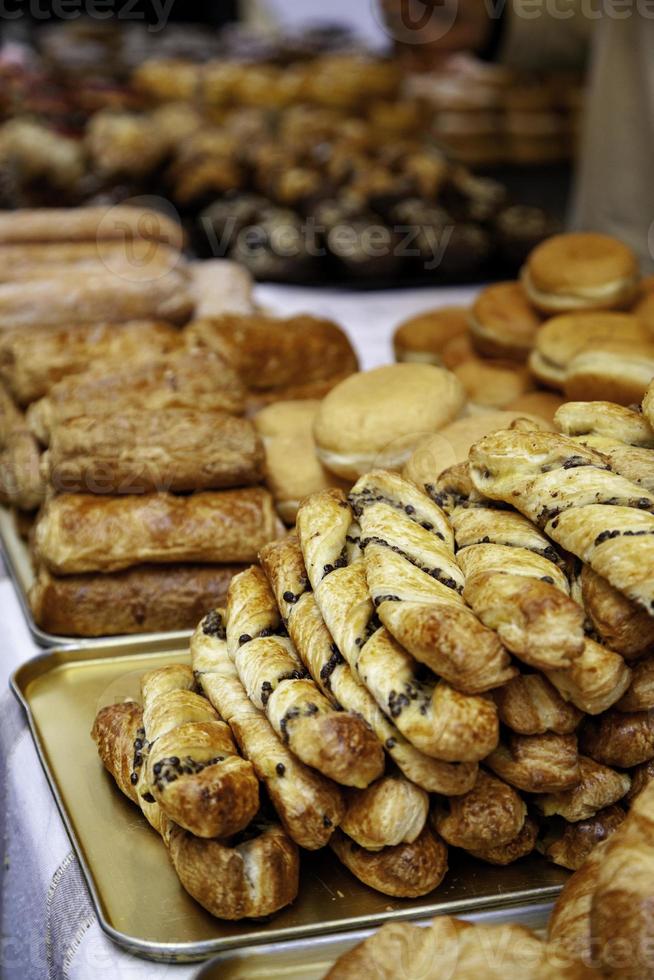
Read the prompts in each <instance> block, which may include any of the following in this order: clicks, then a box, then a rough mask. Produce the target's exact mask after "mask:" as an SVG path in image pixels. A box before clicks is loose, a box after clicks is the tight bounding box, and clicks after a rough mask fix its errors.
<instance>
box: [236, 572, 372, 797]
mask: <svg viewBox="0 0 654 980" xmlns="http://www.w3.org/2000/svg"><path fill="white" fill-rule="evenodd" d="M282 634H283V635H282ZM227 648H228V650H229V655H230V657H231V658H232V660H233V661H234V664H235V666H236V669H237V671H238V673H239V676H240V678H241V681H242V683H243V686H244V687H245V690H246V691H247V693H248V696H249V698H250V700H251V701H252V703H253V704H254V705H255V707H257V708H260V709H262V710H264V711H265V712H266V716H267V718H268V720H269V721H270V724H271V725H272V727H273V728H274V729H275V731H276V733H277V734H278V735H279V737H280V738H281V739H282V741H283V742H284V744H286V745H288V746H289V748H290V749H291V751H292V752H294V753H295V755H296V756H297V757H298V758H299V759H301V760H302V762H304V763H305V764H306V765H308V766H311V767H312V768H314V769H317V770H318V772H321V773H322V774H323V775H324V776H327V777H328V778H330V779H334V780H335V781H336V782H338V783H342V784H343V785H345V786H358V787H363V786H367V785H368V784H369V783H370V782H371V781H372V780H373V779H374V778H376V776H378V775H379V772H380V760H381V750H380V747H379V743H378V741H377V738H376V737H375V735H374V733H373V732H372V731H371V730H370V728H369V727H368V725H367V724H366V722H365V721H364V720H363V719H362V718H359V717H358V716H357V715H354V714H349V713H347V712H344V711H339V710H338V708H337V707H336V705H335V702H334V700H333V699H332V698H326V697H325V695H324V694H322V692H321V691H320V690H319V689H318V687H317V685H316V684H315V682H314V681H313V680H311V679H310V678H309V676H308V675H307V671H306V670H305V668H304V665H303V664H302V662H301V660H300V659H299V657H298V655H297V653H296V651H295V648H294V646H293V643H292V641H291V639H290V638H289V637H288V635H287V634H286V628H285V627H284V626H283V624H282V621H281V617H280V614H279V611H278V609H277V605H276V603H275V597H274V596H273V594H272V592H271V590H270V586H269V585H268V581H267V579H266V576H265V575H264V573H263V571H262V570H261V569H260V568H258V567H254V566H253V567H251V568H249V569H246V571H244V572H241V573H240V574H239V575H237V576H235V577H234V578H233V579H232V581H231V583H230V587H229V592H228V595H227Z"/></svg>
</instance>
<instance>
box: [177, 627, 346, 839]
mask: <svg viewBox="0 0 654 980" xmlns="http://www.w3.org/2000/svg"><path fill="white" fill-rule="evenodd" d="M191 657H192V661H193V670H194V672H195V675H196V676H197V677H198V680H199V682H200V684H201V686H202V689H203V690H204V692H205V694H206V695H207V697H208V698H209V700H210V701H211V703H212V704H213V705H214V706H215V707H216V709H217V710H218V711H219V713H220V714H221V716H222V717H223V718H225V720H226V721H227V722H228V724H229V726H230V727H231V729H232V732H233V735H234V738H235V739H236V742H237V743H238V746H239V748H240V750H241V752H242V753H243V755H244V756H245V758H246V759H249V760H250V762H251V763H252V765H253V766H254V771H255V772H256V774H257V776H258V777H259V779H260V780H261V781H262V782H263V783H264V784H265V786H266V789H267V791H268V795H269V796H270V799H271V801H272V804H273V806H274V807H275V810H276V811H277V814H278V816H279V818H280V820H281V822H282V824H283V826H284V828H285V830H286V832H287V833H288V835H289V836H290V837H291V838H292V840H294V841H295V842H296V843H297V844H299V845H300V847H304V848H307V849H308V850H310V851H313V850H317V849H318V848H320V847H324V846H325V844H327V842H328V841H329V838H330V837H331V835H332V833H333V831H334V828H335V827H337V826H338V824H339V823H340V822H341V820H342V817H343V814H344V811H345V806H344V801H343V797H342V793H341V790H340V789H339V787H337V786H336V785H335V784H334V783H332V782H330V781H329V780H327V779H325V777H324V776H321V775H320V774H319V773H317V772H315V771H314V770H313V769H309V768H308V766H305V765H304V763H302V762H300V760H299V759H298V758H297V757H296V756H295V755H294V754H293V753H292V752H291V751H290V749H288V748H287V747H286V746H285V745H284V743H283V742H282V740H281V739H280V738H279V736H278V735H277V734H276V733H275V731H274V730H273V728H272V726H271V724H270V722H269V721H268V719H267V718H266V716H265V714H264V713H263V712H262V711H260V710H259V709H258V708H256V707H255V706H254V705H253V704H252V702H251V701H250V699H249V698H248V696H247V692H246V691H245V688H244V687H243V685H242V684H241V681H240V678H239V676H238V673H237V671H236V668H235V666H234V664H233V663H232V661H231V660H230V658H229V654H228V652H227V643H226V640H225V626H224V613H223V612H222V611H220V610H215V611H214V612H212V613H210V614H209V615H208V616H206V617H205V618H204V619H203V620H202V622H201V623H200V624H199V625H198V627H197V629H196V631H195V633H194V634H193V637H192V639H191Z"/></svg>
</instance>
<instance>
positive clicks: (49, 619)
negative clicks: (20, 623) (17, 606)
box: [29, 564, 243, 637]
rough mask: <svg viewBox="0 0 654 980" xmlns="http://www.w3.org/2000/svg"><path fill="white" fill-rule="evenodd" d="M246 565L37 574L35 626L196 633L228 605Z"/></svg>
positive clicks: (88, 633)
mask: <svg viewBox="0 0 654 980" xmlns="http://www.w3.org/2000/svg"><path fill="white" fill-rule="evenodd" d="M242 570H243V565H179V564H175V565H139V566H137V567H136V568H130V569H127V570H126V571H124V572H114V573H113V574H111V575H102V574H97V573H90V574H86V575H65V576H61V577H60V576H56V575H52V574H51V573H50V572H49V571H48V569H47V568H44V567H41V568H40V569H39V570H38V573H37V576H36V580H35V582H34V584H33V586H32V588H31V589H30V593H29V602H30V608H31V610H32V615H33V616H34V621H35V623H36V624H37V626H39V627H40V628H41V629H42V630H45V631H46V632H47V633H54V634H57V635H59V636H83V637H93V636H119V635H121V634H129V633H159V632H161V633H165V632H168V631H176V630H191V629H194V627H195V625H196V624H197V622H198V621H199V620H200V619H201V618H202V616H204V615H205V614H206V613H207V612H208V611H209V610H211V609H213V608H215V606H216V605H220V604H221V603H224V601H225V599H226V597H227V589H228V588H229V583H230V582H231V580H232V578H233V576H234V575H237V574H238V573H239V572H241V571H242Z"/></svg>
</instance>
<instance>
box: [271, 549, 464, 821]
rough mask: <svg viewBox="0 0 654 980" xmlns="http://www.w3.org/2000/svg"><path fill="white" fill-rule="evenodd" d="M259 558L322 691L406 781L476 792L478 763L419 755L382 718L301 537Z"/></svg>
mask: <svg viewBox="0 0 654 980" xmlns="http://www.w3.org/2000/svg"><path fill="white" fill-rule="evenodd" d="M260 560H261V564H262V567H263V569H264V571H265V572H266V574H267V576H268V580H269V581H270V584H271V586H272V589H273V592H274V593H275V598H276V600H277V605H278V606H279V609H280V611H281V613H282V618H283V620H284V622H285V623H286V626H287V629H288V631H289V634H290V636H291V639H292V640H293V643H294V644H295V647H296V649H297V650H298V652H299V654H300V656H301V658H302V661H303V663H304V665H305V666H306V667H307V669H308V670H309V672H310V673H311V676H312V677H313V679H314V680H315V682H316V683H317V684H318V685H319V686H320V688H321V690H322V691H323V693H324V694H325V695H326V696H328V697H335V698H336V700H337V701H338V703H339V704H340V705H341V706H342V707H343V708H345V710H346V711H352V712H355V713H356V714H358V715H360V716H361V717H362V718H364V719H365V720H366V721H367V722H368V724H369V725H370V727H371V728H372V730H373V731H374V732H375V734H376V735H377V738H378V739H379V742H380V743H381V744H382V745H383V746H384V748H385V749H386V751H387V752H388V754H389V756H390V757H391V759H392V760H393V761H394V762H395V764H396V765H397V766H398V768H399V769H400V771H401V772H402V773H403V774H404V775H405V776H406V777H407V779H410V780H412V782H414V783H416V784H417V785H418V786H421V787H423V789H426V790H428V791H429V792H430V793H442V794H443V795H445V796H457V795H459V794H461V793H466V792H467V791H468V790H469V789H471V788H472V786H473V785H474V782H475V779H476V777H477V766H476V763H471V762H462V763H450V762H441V761H440V760H438V759H432V758H430V757H429V756H426V755H424V754H423V753H422V752H419V751H418V749H416V748H414V746H413V745H411V743H410V742H409V741H407V739H406V738H405V737H404V736H403V735H402V734H401V733H400V732H399V731H398V729H397V728H396V727H395V725H393V723H392V722H391V721H389V719H388V718H387V717H386V716H385V715H384V714H382V712H381V711H380V710H379V708H378V707H377V704H376V702H375V700H374V698H373V697H372V695H371V694H370V693H369V691H368V690H367V688H366V687H364V685H363V684H362V683H361V682H360V681H359V679H358V677H357V676H356V674H355V673H354V671H353V670H352V669H351V667H350V665H349V664H348V663H347V662H346V661H345V660H344V658H343V656H342V654H341V653H340V651H339V649H338V647H337V646H336V644H335V643H334V640H333V638H332V636H331V634H330V632H329V630H328V629H327V627H326V626H325V623H324V620H323V618H322V615H321V613H320V610H319V608H318V604H317V602H316V599H315V596H314V594H313V592H312V590H311V586H310V584H309V582H308V578H307V573H306V569H305V566H304V559H303V558H302V551H301V549H300V545H299V542H298V539H297V537H296V535H288V536H287V537H286V538H283V539H281V540H279V541H275V542H272V543H271V544H270V545H266V546H265V547H264V548H263V549H262V551H261V554H260ZM290 600H292V601H290ZM350 836H353V835H352V834H350Z"/></svg>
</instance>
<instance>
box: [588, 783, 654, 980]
mask: <svg viewBox="0 0 654 980" xmlns="http://www.w3.org/2000/svg"><path fill="white" fill-rule="evenodd" d="M653 843H654V785H652V784H650V786H648V787H647V788H646V789H645V790H643V792H642V793H641V794H640V795H639V796H638V797H637V798H636V800H635V801H634V803H633V805H632V807H631V810H630V811H629V815H628V817H627V819H626V820H625V821H624V823H623V824H622V826H621V827H619V829H618V830H617V831H616V832H615V833H614V834H613V835H612V836H611V837H610V838H609V840H608V841H607V843H606V845H605V849H604V852H603V855H602V858H603V860H602V862H601V864H600V866H599V870H598V874H597V885H596V888H595V892H594V894H593V898H592V903H591V911H590V929H591V941H592V943H593V946H594V948H595V949H596V951H597V966H598V967H599V969H600V970H601V972H602V974H603V975H604V976H608V977H620V978H621V980H649V978H651V977H654V916H653V915H652V905H653V902H654V898H653V893H652V881H654V847H653V846H652V844H653Z"/></svg>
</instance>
